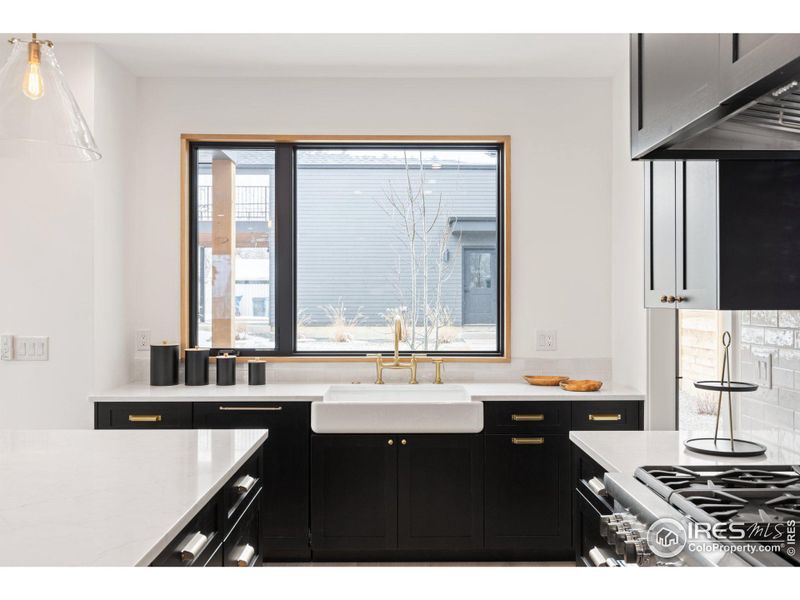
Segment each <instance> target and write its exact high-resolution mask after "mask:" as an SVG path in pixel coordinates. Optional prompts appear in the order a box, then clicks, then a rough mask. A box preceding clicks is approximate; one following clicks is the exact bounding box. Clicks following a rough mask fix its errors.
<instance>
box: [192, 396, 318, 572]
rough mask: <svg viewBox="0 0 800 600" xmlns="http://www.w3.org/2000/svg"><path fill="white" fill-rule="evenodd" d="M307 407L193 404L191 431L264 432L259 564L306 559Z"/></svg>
mask: <svg viewBox="0 0 800 600" xmlns="http://www.w3.org/2000/svg"><path fill="white" fill-rule="evenodd" d="M310 418H311V416H310V404H309V403H308V402H224V403H216V402H203V403H195V406H194V420H193V426H194V428H195V429H235V428H242V429H254V428H255V429H258V428H264V429H269V438H268V439H267V441H266V443H265V449H266V450H265V452H264V459H263V460H264V466H263V477H262V480H263V490H262V492H261V523H260V525H261V535H262V539H261V552H262V554H263V556H264V560H265V561H267V562H270V561H281V560H308V559H309V558H310V557H311V550H310V548H309V545H308V513H309V431H310V424H309V420H310Z"/></svg>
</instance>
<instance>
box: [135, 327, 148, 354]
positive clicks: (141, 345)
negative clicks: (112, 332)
mask: <svg viewBox="0 0 800 600" xmlns="http://www.w3.org/2000/svg"><path fill="white" fill-rule="evenodd" d="M134 346H135V348H136V351H137V352H146V351H147V350H150V330H149V329H139V330H137V331H136V333H135V334H134Z"/></svg>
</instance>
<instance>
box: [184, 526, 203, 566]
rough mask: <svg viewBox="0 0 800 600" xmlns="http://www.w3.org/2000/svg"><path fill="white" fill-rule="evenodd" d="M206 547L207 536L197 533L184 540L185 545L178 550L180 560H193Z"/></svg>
mask: <svg viewBox="0 0 800 600" xmlns="http://www.w3.org/2000/svg"><path fill="white" fill-rule="evenodd" d="M206 546H208V536H207V535H203V534H202V533H200V532H199V531H198V532H197V533H195V534H194V535H193V536H192V537H190V538H189V539H188V540H186V543H185V544H184V545H183V546H182V547H181V549H180V550H178V553H179V554H180V556H181V560H194V559H195V558H197V557H198V556H200V554H201V553H202V552H203V550H205V548H206Z"/></svg>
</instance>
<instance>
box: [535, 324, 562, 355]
mask: <svg viewBox="0 0 800 600" xmlns="http://www.w3.org/2000/svg"><path fill="white" fill-rule="evenodd" d="M556 348H558V337H557V333H556V330H555V329H537V330H536V350H537V351H539V352H550V351H553V350H555V349H556Z"/></svg>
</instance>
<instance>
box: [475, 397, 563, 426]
mask: <svg viewBox="0 0 800 600" xmlns="http://www.w3.org/2000/svg"><path fill="white" fill-rule="evenodd" d="M483 411H484V412H483V414H484V425H483V427H484V431H485V432H486V433H566V432H567V431H569V423H570V403H569V402H492V401H487V402H484V403H483Z"/></svg>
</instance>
